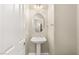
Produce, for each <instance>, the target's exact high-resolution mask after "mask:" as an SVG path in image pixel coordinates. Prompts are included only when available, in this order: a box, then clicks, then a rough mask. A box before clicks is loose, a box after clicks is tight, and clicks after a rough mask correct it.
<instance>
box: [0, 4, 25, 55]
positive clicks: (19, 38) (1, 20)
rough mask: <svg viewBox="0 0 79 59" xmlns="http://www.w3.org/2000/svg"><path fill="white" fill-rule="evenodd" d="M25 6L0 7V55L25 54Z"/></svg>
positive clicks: (7, 5)
mask: <svg viewBox="0 0 79 59" xmlns="http://www.w3.org/2000/svg"><path fill="white" fill-rule="evenodd" d="M23 42H24V18H23V5H13V4H5V5H0V54H25V48H24V45H23Z"/></svg>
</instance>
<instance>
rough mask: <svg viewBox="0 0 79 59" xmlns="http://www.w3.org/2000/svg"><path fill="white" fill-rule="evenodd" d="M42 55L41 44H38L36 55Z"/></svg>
mask: <svg viewBox="0 0 79 59" xmlns="http://www.w3.org/2000/svg"><path fill="white" fill-rule="evenodd" d="M40 54H41V44H36V55H40Z"/></svg>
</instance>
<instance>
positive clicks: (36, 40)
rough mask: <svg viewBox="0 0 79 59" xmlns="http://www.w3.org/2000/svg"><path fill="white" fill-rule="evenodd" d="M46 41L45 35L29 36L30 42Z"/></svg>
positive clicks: (40, 42)
mask: <svg viewBox="0 0 79 59" xmlns="http://www.w3.org/2000/svg"><path fill="white" fill-rule="evenodd" d="M46 41H47V39H46V38H45V37H32V38H31V42H33V43H35V44H42V43H44V42H46Z"/></svg>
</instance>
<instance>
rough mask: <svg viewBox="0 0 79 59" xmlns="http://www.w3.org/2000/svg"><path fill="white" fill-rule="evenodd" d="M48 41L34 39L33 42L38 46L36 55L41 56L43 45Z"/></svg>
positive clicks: (43, 38)
mask: <svg viewBox="0 0 79 59" xmlns="http://www.w3.org/2000/svg"><path fill="white" fill-rule="evenodd" d="M46 41H47V39H46V38H45V37H32V38H31V42H32V43H34V44H36V54H37V55H40V54H41V44H42V43H45V42H46Z"/></svg>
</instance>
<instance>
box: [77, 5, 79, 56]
mask: <svg viewBox="0 0 79 59" xmlns="http://www.w3.org/2000/svg"><path fill="white" fill-rule="evenodd" d="M77 54H79V5H77Z"/></svg>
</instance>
